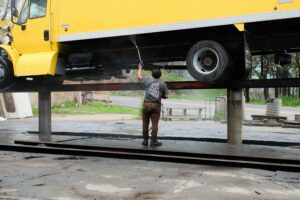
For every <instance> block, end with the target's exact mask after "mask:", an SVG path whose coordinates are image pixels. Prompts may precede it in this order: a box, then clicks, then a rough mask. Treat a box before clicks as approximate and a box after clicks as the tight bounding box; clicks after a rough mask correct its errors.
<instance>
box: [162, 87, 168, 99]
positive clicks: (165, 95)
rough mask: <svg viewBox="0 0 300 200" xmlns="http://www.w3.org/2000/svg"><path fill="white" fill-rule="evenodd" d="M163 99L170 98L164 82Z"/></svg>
mask: <svg viewBox="0 0 300 200" xmlns="http://www.w3.org/2000/svg"><path fill="white" fill-rule="evenodd" d="M162 98H163V99H168V98H169V90H168V87H167V85H166V84H165V83H164V96H163V97H162Z"/></svg>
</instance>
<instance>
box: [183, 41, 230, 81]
mask: <svg viewBox="0 0 300 200" xmlns="http://www.w3.org/2000/svg"><path fill="white" fill-rule="evenodd" d="M230 60H231V59H230V57H229V54H228V52H227V51H226V49H225V48H224V47H223V46H222V45H221V44H219V43H218V42H215V41H210V40H204V41H200V42H198V43H196V44H195V45H194V46H192V48H191V49H190V50H189V52H188V54H187V59H186V62H187V69H188V71H189V73H190V74H191V76H192V77H193V78H195V79H196V80H198V81H202V82H216V81H221V80H225V79H227V78H228V76H229V71H230V69H229V68H230Z"/></svg>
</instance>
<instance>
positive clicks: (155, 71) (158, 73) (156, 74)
mask: <svg viewBox="0 0 300 200" xmlns="http://www.w3.org/2000/svg"><path fill="white" fill-rule="evenodd" d="M152 77H153V78H155V79H159V78H160V77H161V71H160V69H153V70H152Z"/></svg>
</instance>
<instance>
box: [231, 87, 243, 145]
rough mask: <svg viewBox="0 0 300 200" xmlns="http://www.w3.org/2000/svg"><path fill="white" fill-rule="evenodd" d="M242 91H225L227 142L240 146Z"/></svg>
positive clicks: (241, 134)
mask: <svg viewBox="0 0 300 200" xmlns="http://www.w3.org/2000/svg"><path fill="white" fill-rule="evenodd" d="M242 91H243V90H242V89H228V91H227V95H228V97H227V101H228V102H227V142H228V143H229V144H242V142H243V127H242V119H243V103H242V101H243V92H242Z"/></svg>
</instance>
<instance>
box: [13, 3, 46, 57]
mask: <svg viewBox="0 0 300 200" xmlns="http://www.w3.org/2000/svg"><path fill="white" fill-rule="evenodd" d="M49 4H50V0H24V3H23V6H22V10H21V12H20V15H19V19H18V22H19V23H20V24H23V25H15V26H14V27H13V30H12V36H13V43H14V47H15V48H16V49H17V50H18V51H19V52H20V53H21V54H26V53H38V52H45V51H51V44H50V30H49V29H50V28H49V27H50V14H49V13H50V9H49V8H50V5H49Z"/></svg>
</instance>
